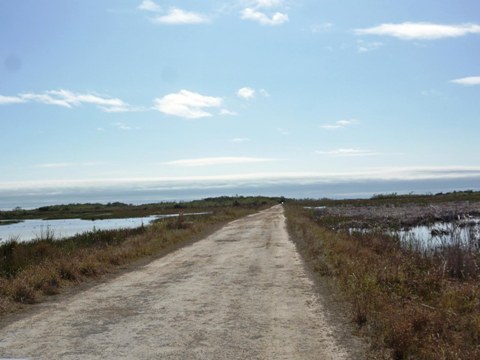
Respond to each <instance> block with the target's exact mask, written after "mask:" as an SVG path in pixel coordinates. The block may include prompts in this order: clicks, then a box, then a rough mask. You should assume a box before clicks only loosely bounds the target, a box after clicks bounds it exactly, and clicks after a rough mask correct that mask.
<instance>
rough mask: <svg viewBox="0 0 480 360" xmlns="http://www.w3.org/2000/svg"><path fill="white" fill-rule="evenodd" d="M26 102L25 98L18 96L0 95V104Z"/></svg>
mask: <svg viewBox="0 0 480 360" xmlns="http://www.w3.org/2000/svg"><path fill="white" fill-rule="evenodd" d="M24 102H27V100H25V99H22V98H21V97H19V96H3V95H0V105H8V104H21V103H24Z"/></svg>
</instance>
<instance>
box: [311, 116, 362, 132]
mask: <svg viewBox="0 0 480 360" xmlns="http://www.w3.org/2000/svg"><path fill="white" fill-rule="evenodd" d="M357 123H358V120H356V119H348V120H339V121H336V122H334V123H333V124H325V125H320V127H321V128H322V129H327V130H336V129H343V128H346V127H348V126H351V125H354V124H357Z"/></svg>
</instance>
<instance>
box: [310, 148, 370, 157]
mask: <svg viewBox="0 0 480 360" xmlns="http://www.w3.org/2000/svg"><path fill="white" fill-rule="evenodd" d="M316 153H317V154H319V155H328V156H332V157H359V156H372V155H378V153H375V152H373V151H370V150H362V149H336V150H329V151H316Z"/></svg>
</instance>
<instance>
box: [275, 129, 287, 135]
mask: <svg viewBox="0 0 480 360" xmlns="http://www.w3.org/2000/svg"><path fill="white" fill-rule="evenodd" d="M277 132H278V133H279V134H280V135H284V136H287V135H290V131H288V130H286V129H284V128H277Z"/></svg>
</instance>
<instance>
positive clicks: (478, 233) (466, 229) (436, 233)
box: [391, 219, 480, 250]
mask: <svg viewBox="0 0 480 360" xmlns="http://www.w3.org/2000/svg"><path fill="white" fill-rule="evenodd" d="M391 234H392V235H397V236H399V238H400V239H401V241H402V242H403V243H404V244H406V245H411V246H414V247H417V248H419V250H428V249H434V248H437V247H441V246H448V245H459V246H462V247H469V248H471V247H475V248H480V219H471V220H469V221H468V222H458V223H457V222H454V223H445V222H438V223H435V224H432V225H431V226H415V227H413V228H410V229H406V230H400V231H395V232H392V233H391Z"/></svg>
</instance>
